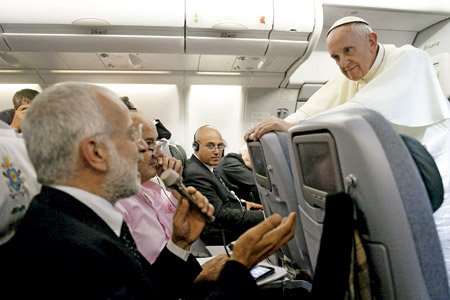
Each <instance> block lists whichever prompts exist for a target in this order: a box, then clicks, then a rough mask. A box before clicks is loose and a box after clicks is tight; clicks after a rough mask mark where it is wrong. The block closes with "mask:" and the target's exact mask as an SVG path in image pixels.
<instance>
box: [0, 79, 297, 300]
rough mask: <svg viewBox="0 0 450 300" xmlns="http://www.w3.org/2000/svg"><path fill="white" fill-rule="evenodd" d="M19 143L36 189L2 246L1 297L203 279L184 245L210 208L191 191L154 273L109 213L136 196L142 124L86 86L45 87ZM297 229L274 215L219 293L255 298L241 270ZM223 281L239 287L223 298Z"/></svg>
mask: <svg viewBox="0 0 450 300" xmlns="http://www.w3.org/2000/svg"><path fill="white" fill-rule="evenodd" d="M23 136H24V139H25V144H26V147H27V150H28V152H29V156H30V159H31V161H32V163H33V165H34V167H35V169H36V173H37V178H38V181H39V182H40V183H42V185H43V186H42V190H41V193H40V194H38V195H37V196H36V197H35V198H34V199H33V200H32V202H31V205H30V207H29V209H28V211H27V213H26V214H25V216H24V217H23V219H22V220H21V222H20V224H19V226H18V228H17V232H16V234H15V235H14V237H13V238H12V239H11V240H10V241H9V242H8V243H6V244H5V245H2V246H1V247H0V260H1V262H0V265H1V266H2V272H3V273H4V274H5V275H6V276H4V279H3V281H2V283H3V287H4V288H3V291H2V295H3V296H5V294H6V296H5V298H8V299H13V298H14V299H31V298H42V297H44V298H46V299H61V298H64V299H142V298H145V299H179V298H180V297H183V296H184V295H186V293H187V292H188V291H189V289H190V288H191V285H192V282H193V281H194V279H195V278H196V277H197V275H198V274H199V273H200V271H201V268H200V265H199V264H198V262H197V261H196V260H195V258H194V257H193V256H192V255H190V252H189V251H190V246H191V244H192V243H193V242H194V241H195V240H197V239H198V237H199V235H200V232H201V231H202V230H203V227H204V226H205V222H206V221H205V219H206V218H208V217H210V216H212V215H213V213H214V208H213V206H212V205H210V204H209V202H208V200H207V199H206V198H205V197H204V196H203V195H201V194H200V193H199V192H197V191H196V190H195V189H194V188H190V187H188V191H189V193H190V194H192V195H193V196H194V197H195V198H196V207H190V206H189V203H188V201H187V200H186V199H185V198H182V197H181V196H180V195H179V194H176V196H177V198H178V205H177V208H176V210H175V214H174V217H173V234H172V238H171V240H170V241H169V242H168V243H167V244H166V245H165V247H164V249H163V250H162V251H161V254H160V255H159V256H158V258H157V259H156V261H155V262H154V264H150V263H149V262H148V261H147V260H146V259H145V258H143V257H142V255H140V253H139V252H138V251H137V249H136V246H135V243H134V240H133V239H132V237H131V234H130V231H129V229H128V227H127V226H126V224H125V223H124V222H123V218H122V215H121V214H120V213H119V212H117V211H116V210H115V209H114V204H115V202H116V201H117V200H118V199H120V198H125V197H129V196H131V195H134V194H136V193H138V192H139V190H140V176H139V173H138V162H139V161H140V160H141V159H142V153H143V152H144V151H145V150H146V148H147V145H146V144H145V143H144V141H143V140H142V125H141V124H138V125H137V126H136V125H134V124H133V122H132V121H131V118H130V115H129V112H128V110H127V108H126V106H125V105H123V103H122V102H121V101H120V100H119V98H118V97H117V96H116V95H114V94H113V93H112V92H111V91H110V90H108V89H106V88H104V87H100V86H95V85H90V84H84V83H64V84H58V85H55V86H53V87H50V88H48V89H47V90H45V91H44V92H43V93H42V94H41V95H40V96H38V97H37V99H36V100H35V103H33V105H32V106H31V107H30V109H29V112H28V114H27V117H26V119H25V121H24V124H23ZM190 208H194V209H190ZM195 208H196V209H195ZM203 215H206V218H205V217H203ZM294 227H295V214H292V215H291V216H289V217H288V218H285V219H284V220H282V219H281V217H280V216H275V217H273V218H268V219H267V222H264V223H262V224H261V226H259V227H256V228H252V231H249V232H248V233H246V234H244V235H243V236H242V237H241V239H240V241H239V240H238V242H237V243H236V249H235V251H234V252H233V254H232V256H231V258H230V261H229V262H228V263H227V264H226V265H225V268H224V270H223V272H222V274H221V275H220V276H221V277H220V278H222V279H219V282H221V283H219V287H218V288H217V290H216V293H217V294H218V295H225V296H224V297H222V299H227V298H229V297H228V296H230V297H234V296H235V295H236V294H237V293H239V292H242V291H243V290H244V289H245V290H244V292H243V294H244V295H248V293H249V292H253V291H255V290H257V287H256V284H255V282H254V281H253V279H252V277H251V275H250V272H249V271H248V269H250V268H251V267H253V266H254V265H255V264H256V263H258V262H259V261H260V260H262V259H264V258H265V257H267V256H268V255H270V254H272V253H273V252H275V251H276V250H278V249H279V248H280V247H281V245H282V244H284V243H285V242H286V241H287V240H289V239H290V238H292V236H293V234H294ZM174 282H176V288H173V287H174ZM229 282H231V284H232V283H234V284H236V285H237V287H238V288H237V289H236V290H232V289H227V286H229V284H230V283H229ZM211 299H212V298H211Z"/></svg>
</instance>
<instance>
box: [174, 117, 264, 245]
mask: <svg viewBox="0 0 450 300" xmlns="http://www.w3.org/2000/svg"><path fill="white" fill-rule="evenodd" d="M192 148H193V149H194V154H193V155H192V156H191V158H190V159H189V160H188V161H187V163H186V167H185V169H184V171H183V181H184V184H185V185H187V186H193V187H195V188H196V189H197V190H198V191H200V192H201V193H202V194H203V195H204V196H205V197H207V198H208V200H209V202H210V203H211V204H212V205H213V206H214V209H215V213H214V215H215V217H216V221H215V222H213V223H210V224H207V225H206V227H205V229H204V230H203V232H202V235H201V239H202V240H203V242H205V244H206V245H221V244H223V243H224V241H223V238H222V232H221V231H222V230H223V233H224V235H225V242H226V243H230V242H232V241H234V240H235V239H237V237H239V236H240V235H241V234H242V233H244V232H245V231H246V230H247V229H249V228H251V227H253V226H254V225H256V224H258V223H259V222H261V221H263V220H264V215H263V213H262V211H261V209H262V206H261V205H260V204H256V203H253V202H249V201H241V200H240V199H239V198H238V197H237V196H236V195H235V194H234V193H233V192H232V191H230V189H229V188H228V186H230V185H229V184H228V186H227V183H226V182H225V180H224V178H222V177H220V175H219V173H218V172H217V171H216V170H215V169H214V166H217V165H218V164H219V162H220V159H221V158H222V156H223V151H224V149H225V144H224V142H223V139H222V135H221V134H220V132H219V131H218V130H217V129H215V128H214V127H212V126H209V125H205V126H202V127H200V128H199V129H198V130H197V131H196V132H195V134H194V142H193V143H192Z"/></svg>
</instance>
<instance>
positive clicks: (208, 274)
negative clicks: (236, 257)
mask: <svg viewBox="0 0 450 300" xmlns="http://www.w3.org/2000/svg"><path fill="white" fill-rule="evenodd" d="M229 260H230V259H229V258H228V256H226V255H225V254H220V255H217V256H216V257H214V258H213V259H210V260H208V261H207V262H206V263H204V264H203V265H202V269H203V271H202V272H201V273H200V274H199V275H198V276H197V278H196V279H195V281H194V283H198V282H201V281H215V280H217V278H219V274H220V272H221V271H222V269H223V267H224V266H225V263H226V262H227V261H229Z"/></svg>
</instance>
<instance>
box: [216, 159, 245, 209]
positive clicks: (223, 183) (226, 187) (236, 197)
mask: <svg viewBox="0 0 450 300" xmlns="http://www.w3.org/2000/svg"><path fill="white" fill-rule="evenodd" d="M213 173H214V175H215V176H216V177H217V179H218V180H219V181H220V183H221V184H222V185H223V186H224V187H225V189H226V190H227V191H228V192H229V193H230V194H232V195H233V197H234V199H236V200H237V201H238V202H239V205H240V206H241V209H242V210H245V208H244V206H243V205H242V203H241V199H239V197H238V196H236V194H235V193H234V192H233V191H231V190H230V189H229V188H228V186H227V185H226V184H225V182H224V181H223V180H222V177H220V174H219V172H217V170H216V168H213Z"/></svg>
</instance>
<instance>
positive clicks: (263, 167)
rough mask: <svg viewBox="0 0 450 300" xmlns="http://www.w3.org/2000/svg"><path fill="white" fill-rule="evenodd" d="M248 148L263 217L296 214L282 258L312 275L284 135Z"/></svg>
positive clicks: (273, 134)
mask: <svg viewBox="0 0 450 300" xmlns="http://www.w3.org/2000/svg"><path fill="white" fill-rule="evenodd" d="M247 147H248V151H249V156H250V160H251V163H252V168H253V172H254V174H255V179H256V183H257V188H258V191H259V194H260V198H261V203H262V205H263V207H264V212H265V214H266V216H268V215H271V214H274V213H278V214H280V215H281V216H282V217H285V216H287V215H289V213H290V212H296V213H297V217H296V218H297V220H296V221H297V222H296V232H295V238H294V239H292V240H291V241H289V242H288V243H287V245H286V247H284V248H283V249H282V251H283V254H285V255H286V256H287V257H288V258H289V259H291V260H292V261H293V262H295V263H296V264H297V266H298V267H300V268H301V269H302V270H304V271H306V272H307V273H308V274H309V275H313V274H312V266H311V261H310V258H309V254H308V249H307V245H306V240H305V237H304V235H303V232H304V231H303V228H302V222H301V221H300V215H299V211H298V202H297V195H296V193H295V186H294V181H293V178H292V171H291V168H290V157H289V150H288V143H287V134H286V133H283V132H269V133H266V134H264V135H263V136H262V137H261V138H260V140H259V141H256V142H254V141H251V142H249V143H248V144H247Z"/></svg>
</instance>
